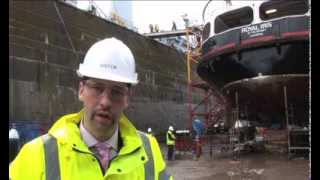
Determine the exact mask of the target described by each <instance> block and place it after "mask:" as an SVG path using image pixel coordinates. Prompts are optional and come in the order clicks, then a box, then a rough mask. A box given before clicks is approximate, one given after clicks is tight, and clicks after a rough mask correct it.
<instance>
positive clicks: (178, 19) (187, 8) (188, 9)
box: [77, 0, 207, 33]
mask: <svg viewBox="0 0 320 180" xmlns="http://www.w3.org/2000/svg"><path fill="white" fill-rule="evenodd" d="M94 3H95V4H96V5H97V6H98V7H99V8H100V9H102V10H104V12H105V14H109V13H110V10H111V1H101V0H100V1H94ZM206 3H207V1H206V0H202V1H137V0H135V1H132V23H133V26H135V27H137V28H138V32H140V33H147V32H149V31H150V30H149V24H158V26H159V29H160V30H171V27H172V22H173V21H175V23H176V25H177V28H178V29H184V21H183V18H182V15H184V14H187V17H188V19H189V20H190V23H191V24H194V25H200V24H202V23H203V22H202V11H203V8H204V6H205V4H206ZM88 4H89V3H88V2H87V1H78V2H77V5H78V7H79V8H81V9H86V8H87V7H88Z"/></svg>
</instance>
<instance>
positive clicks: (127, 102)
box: [124, 88, 132, 108]
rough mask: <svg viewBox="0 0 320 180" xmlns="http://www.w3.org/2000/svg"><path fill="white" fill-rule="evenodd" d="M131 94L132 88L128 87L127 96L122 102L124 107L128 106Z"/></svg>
mask: <svg viewBox="0 0 320 180" xmlns="http://www.w3.org/2000/svg"><path fill="white" fill-rule="evenodd" d="M131 95H132V89H131V88H129V92H128V96H126V98H125V102H124V103H125V104H124V107H125V108H128V106H129V103H130V97H131Z"/></svg>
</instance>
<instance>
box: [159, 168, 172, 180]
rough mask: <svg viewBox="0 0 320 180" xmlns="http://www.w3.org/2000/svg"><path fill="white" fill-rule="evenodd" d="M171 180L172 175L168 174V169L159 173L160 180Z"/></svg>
mask: <svg viewBox="0 0 320 180" xmlns="http://www.w3.org/2000/svg"><path fill="white" fill-rule="evenodd" d="M169 178H170V175H169V174H168V173H167V171H166V169H164V170H162V171H161V172H160V173H159V179H160V180H168V179H169Z"/></svg>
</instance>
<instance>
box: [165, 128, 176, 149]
mask: <svg viewBox="0 0 320 180" xmlns="http://www.w3.org/2000/svg"><path fill="white" fill-rule="evenodd" d="M175 140H176V136H175V135H174V134H173V132H172V131H170V130H169V131H167V145H175V144H176V141H175Z"/></svg>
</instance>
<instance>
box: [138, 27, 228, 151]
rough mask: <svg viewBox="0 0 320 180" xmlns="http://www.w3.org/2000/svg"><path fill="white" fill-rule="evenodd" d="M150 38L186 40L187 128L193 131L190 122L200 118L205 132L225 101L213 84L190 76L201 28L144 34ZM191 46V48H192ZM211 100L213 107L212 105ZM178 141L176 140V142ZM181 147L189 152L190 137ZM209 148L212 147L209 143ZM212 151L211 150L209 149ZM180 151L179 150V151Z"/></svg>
mask: <svg viewBox="0 0 320 180" xmlns="http://www.w3.org/2000/svg"><path fill="white" fill-rule="evenodd" d="M144 35H145V36H147V37H150V38H163V37H174V36H185V37H186V40H187V52H186V60H187V108H188V114H189V116H188V120H187V128H188V130H189V132H192V131H193V128H192V122H193V120H194V118H195V116H198V117H202V118H203V119H204V124H205V128H206V130H208V128H210V127H213V125H214V124H215V123H216V122H217V121H218V120H220V119H221V117H222V115H223V114H224V112H225V111H226V105H227V103H226V100H225V98H224V97H223V95H222V94H221V93H220V91H219V90H218V88H216V87H215V86H214V84H210V85H209V84H208V83H207V82H204V81H202V80H199V79H197V80H196V79H195V78H194V77H193V76H192V65H193V64H197V63H198V62H199V59H200V58H201V55H202V54H201V51H202V49H201V45H202V28H201V26H193V27H188V28H186V29H183V30H174V31H164V32H156V33H147V34H144ZM192 45H193V46H192ZM196 90H200V91H201V92H202V93H201V94H202V95H201V99H200V102H198V103H196V102H194V98H193V94H194V92H195V91H196ZM213 100H214V102H215V105H213ZM201 106H202V107H203V111H202V112H198V110H199V109H200V108H199V107H201ZM210 138H211V137H210V136H208V135H207V136H202V137H200V142H201V143H202V144H204V143H207V142H209V140H210ZM177 141H178V140H177ZM184 143H186V144H184V145H182V146H183V147H188V148H187V149H184V150H182V151H189V150H191V149H192V147H193V146H194V142H192V139H190V137H189V138H188V142H186V141H184ZM210 147H212V144H211V141H210ZM210 150H212V149H210ZM179 151H181V150H179Z"/></svg>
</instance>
